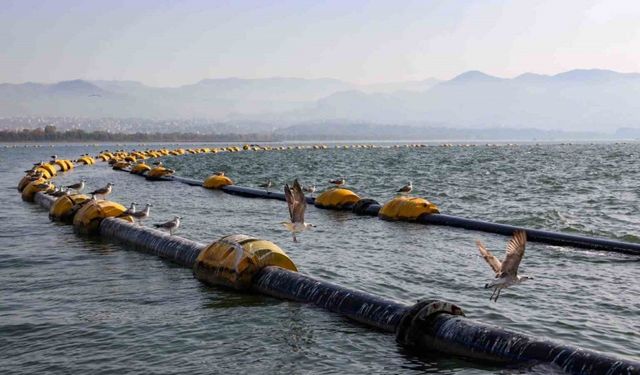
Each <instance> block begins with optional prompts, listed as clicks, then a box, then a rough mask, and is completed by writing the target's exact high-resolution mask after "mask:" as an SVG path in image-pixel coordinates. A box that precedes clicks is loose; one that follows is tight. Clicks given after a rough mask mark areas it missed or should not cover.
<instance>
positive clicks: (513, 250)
mask: <svg viewBox="0 0 640 375" xmlns="http://www.w3.org/2000/svg"><path fill="white" fill-rule="evenodd" d="M526 244H527V232H525V231H523V230H517V231H515V232H514V233H513V236H512V237H511V240H509V243H507V253H506V255H505V257H504V260H503V261H502V262H500V261H499V260H498V258H496V257H495V256H494V255H493V254H491V253H490V252H489V250H487V249H486V248H485V247H484V245H483V244H482V242H480V241H476V245H477V246H478V250H480V254H481V255H482V257H483V258H484V260H485V261H486V262H487V263H488V264H489V266H490V267H491V269H492V270H493V272H495V273H496V278H495V279H494V280H492V281H491V282H489V283H487V284H485V286H484V287H485V289H489V288H493V294H492V295H491V297H489V301H491V300H492V299H493V301H494V302H498V297H500V291H501V290H502V289H504V288H508V287H510V286H512V285H516V284H520V283H521V282H523V281H524V280H529V279H533V277H530V276H524V275H523V276H518V266H520V262H521V261H522V257H524V248H525V246H526ZM496 292H497V294H496ZM494 297H495V298H494Z"/></svg>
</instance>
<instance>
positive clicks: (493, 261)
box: [476, 241, 502, 274]
mask: <svg viewBox="0 0 640 375" xmlns="http://www.w3.org/2000/svg"><path fill="white" fill-rule="evenodd" d="M476 245H477V246H478V250H480V255H482V257H483V258H484V260H485V261H486V262H487V263H488V264H489V266H490V267H491V269H492V270H493V272H495V273H496V274H498V273H500V269H501V268H502V263H500V261H499V260H498V258H496V257H495V256H494V255H493V254H491V252H489V250H487V248H486V247H484V245H483V244H482V242H480V241H476Z"/></svg>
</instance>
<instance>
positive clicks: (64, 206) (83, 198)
mask: <svg viewBox="0 0 640 375" xmlns="http://www.w3.org/2000/svg"><path fill="white" fill-rule="evenodd" d="M89 199H91V198H90V197H89V196H88V195H84V194H72V195H63V196H62V197H59V198H58V199H56V200H55V202H53V204H52V205H51V208H50V209H49V219H51V220H53V221H63V222H69V223H70V222H72V221H73V216H74V215H75V214H76V212H77V211H78V210H79V209H80V207H81V205H82V204H83V203H85V202H87V201H88V200H89Z"/></svg>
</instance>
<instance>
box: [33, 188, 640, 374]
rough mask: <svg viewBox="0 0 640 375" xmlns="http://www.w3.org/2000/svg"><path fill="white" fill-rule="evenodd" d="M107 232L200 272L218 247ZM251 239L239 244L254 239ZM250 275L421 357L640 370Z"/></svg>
mask: <svg viewBox="0 0 640 375" xmlns="http://www.w3.org/2000/svg"><path fill="white" fill-rule="evenodd" d="M53 201H54V199H53V197H50V196H47V195H46V194H43V193H36V194H35V202H37V203H39V204H40V205H42V206H43V207H50V206H51V204H52V203H53ZM99 233H100V235H102V236H104V237H105V238H109V239H115V240H117V241H120V242H122V243H125V244H128V245H131V246H133V247H134V248H136V249H138V250H142V251H144V252H147V253H151V254H155V255H157V256H159V257H161V258H164V259H167V260H169V261H172V262H174V263H177V264H180V265H182V266H185V267H190V268H192V269H194V270H195V269H196V264H197V261H198V258H199V256H200V254H202V253H203V252H204V250H205V249H207V248H211V246H209V247H207V246H206V245H204V244H202V243H199V242H195V241H190V240H188V239H185V238H181V237H178V236H170V235H168V234H166V233H164V232H160V231H158V230H155V229H151V228H146V227H142V226H139V225H135V224H131V223H128V222H126V221H124V220H121V219H116V218H105V219H103V220H102V221H101V223H100V226H99ZM243 238H244V240H242V241H240V242H239V244H241V243H243V241H244V242H246V241H247V240H248V241H251V239H250V238H247V237H243ZM223 240H224V239H223ZM258 242H264V241H258ZM249 243H251V242H249ZM230 248H231V249H233V248H234V246H233V245H232V246H231V247H230ZM245 248H246V246H245ZM259 248H260V249H261V248H262V247H261V246H259ZM260 249H259V250H258V251H262V250H260ZM234 257H235V255H234V254H233V253H231V254H228V258H230V259H232V258H234ZM294 267H295V266H294ZM250 280H251V284H250V287H249V290H250V291H254V292H258V293H262V294H265V295H269V296H273V297H277V298H284V299H288V300H293V301H299V302H306V303H312V304H314V305H316V306H318V307H321V308H324V309H327V310H329V311H332V312H335V313H338V314H341V315H343V316H345V317H347V318H350V319H352V320H355V321H357V322H360V323H362V324H364V325H367V326H371V327H374V328H376V329H379V330H382V331H386V332H392V333H395V335H396V341H397V342H398V343H399V344H400V345H402V346H405V347H407V348H409V349H410V350H412V351H414V352H416V353H418V354H420V353H424V354H432V353H433V352H434V351H438V352H441V353H445V354H454V355H458V356H463V357H466V358H470V359H479V360H482V361H493V362H505V363H523V364H527V365H528V364H533V363H550V364H553V365H556V366H558V367H559V368H561V369H562V370H564V371H566V372H567V373H571V374H611V375H617V374H627V375H629V374H631V375H640V362H637V361H631V360H626V359H622V358H616V357H613V356H610V355H607V354H603V353H598V352H594V351H590V350H584V349H580V348H577V347H573V346H570V345H563V344H559V343H554V342H552V341H548V340H544V339H537V338H534V337H531V336H527V335H524V334H520V333H517V332H512V331H509V330H505V329H502V328H499V327H495V326H491V325H487V324H484V323H480V322H476V321H473V320H471V319H468V318H465V317H464V316H463V313H462V310H461V309H460V308H458V307H457V306H455V305H452V304H449V303H446V302H441V301H419V302H418V303H417V304H415V305H413V306H411V305H407V304H404V303H400V302H397V301H393V300H389V299H386V298H383V297H379V296H375V295H373V294H370V293H366V292H363V291H359V290H353V289H348V288H345V287H342V286H340V285H336V284H333V283H329V282H326V281H321V280H317V279H314V278H312V277H310V276H307V275H303V274H300V273H298V272H294V271H292V270H287V269H284V268H280V267H274V266H265V267H263V268H261V269H259V270H257V271H256V273H255V275H254V276H253V277H252V278H251V279H250Z"/></svg>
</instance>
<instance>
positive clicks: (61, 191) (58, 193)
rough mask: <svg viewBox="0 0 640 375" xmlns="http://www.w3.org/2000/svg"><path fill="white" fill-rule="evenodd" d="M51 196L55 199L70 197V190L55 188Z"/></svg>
mask: <svg viewBox="0 0 640 375" xmlns="http://www.w3.org/2000/svg"><path fill="white" fill-rule="evenodd" d="M49 194H50V195H52V196H54V197H63V196H65V195H69V188H66V187H64V186H63V187H61V188H55V189H54V190H53V191H52V192H51V193H49Z"/></svg>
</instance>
